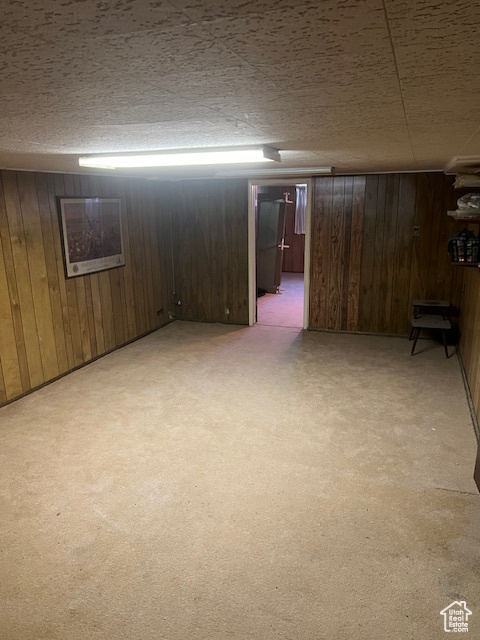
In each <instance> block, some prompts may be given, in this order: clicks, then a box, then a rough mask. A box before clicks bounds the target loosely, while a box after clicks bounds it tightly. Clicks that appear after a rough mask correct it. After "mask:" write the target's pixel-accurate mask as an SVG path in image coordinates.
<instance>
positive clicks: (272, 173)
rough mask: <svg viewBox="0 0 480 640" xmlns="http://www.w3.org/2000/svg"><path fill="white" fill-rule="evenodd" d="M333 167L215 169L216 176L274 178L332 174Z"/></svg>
mask: <svg viewBox="0 0 480 640" xmlns="http://www.w3.org/2000/svg"><path fill="white" fill-rule="evenodd" d="M333 173H334V167H272V168H271V169H270V168H265V169H226V170H225V171H217V173H216V174H215V177H216V178H257V177H262V178H268V177H271V178H275V177H276V176H283V177H284V178H287V177H295V176H303V177H308V176H318V175H333Z"/></svg>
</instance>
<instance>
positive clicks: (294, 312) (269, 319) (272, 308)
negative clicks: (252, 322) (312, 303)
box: [257, 273, 304, 328]
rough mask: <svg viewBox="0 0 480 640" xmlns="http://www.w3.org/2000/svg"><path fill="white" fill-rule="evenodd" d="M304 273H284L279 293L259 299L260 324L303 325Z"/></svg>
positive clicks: (274, 325)
mask: <svg viewBox="0 0 480 640" xmlns="http://www.w3.org/2000/svg"><path fill="white" fill-rule="evenodd" d="M303 288H304V284H303V273H282V278H281V284H280V287H279V292H278V293H266V294H265V295H263V296H260V297H259V298H258V299H257V322H258V324H263V325H269V326H272V327H298V328H301V327H303Z"/></svg>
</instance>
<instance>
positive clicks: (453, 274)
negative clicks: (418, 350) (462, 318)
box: [310, 173, 463, 335]
mask: <svg viewBox="0 0 480 640" xmlns="http://www.w3.org/2000/svg"><path fill="white" fill-rule="evenodd" d="M359 179H361V180H362V183H361V189H359V188H358V184H359V183H358V182H357V181H358V180H359ZM332 181H333V185H334V186H333V187H332ZM451 194H452V179H451V178H450V177H448V176H444V175H443V174H440V173H423V174H383V175H368V176H366V177H362V176H357V177H355V178H354V179H353V183H352V178H351V177H348V176H347V177H335V178H333V179H332V178H322V177H318V178H315V179H314V203H313V219H312V245H311V251H312V266H311V299H310V327H311V328H313V329H317V328H318V329H330V330H334V331H362V332H373V333H388V334H400V335H404V334H406V333H407V332H408V329H409V317H410V314H411V300H412V298H415V297H418V298H442V299H445V298H446V299H448V300H450V301H451V302H452V304H453V306H454V307H457V308H458V305H459V301H460V285H461V279H462V277H463V276H462V273H461V270H459V269H455V268H454V267H452V265H451V264H450V263H449V260H448V255H447V251H446V243H447V240H448V238H449V237H450V236H451V235H452V234H453V233H454V232H455V231H456V230H457V227H458V225H456V224H455V221H453V220H452V219H450V218H448V216H447V215H446V211H447V208H448V206H449V202H450V199H451ZM414 224H416V225H418V226H419V227H420V235H419V236H418V237H414V236H413V226H414Z"/></svg>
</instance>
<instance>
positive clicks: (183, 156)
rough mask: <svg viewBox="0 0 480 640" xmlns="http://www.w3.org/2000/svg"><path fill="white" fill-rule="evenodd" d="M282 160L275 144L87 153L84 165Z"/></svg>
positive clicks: (123, 166) (122, 166)
mask: <svg viewBox="0 0 480 640" xmlns="http://www.w3.org/2000/svg"><path fill="white" fill-rule="evenodd" d="M272 161H275V162H280V154H279V152H278V150H277V149H273V148H272V147H262V146H255V147H237V148H235V147H230V148H228V149H225V148H223V149H221V148H218V149H213V148H209V149H208V148H207V149H184V150H175V151H173V150H172V151H162V152H156V153H133V154H132V153H118V154H115V155H113V154H111V155H110V154H109V155H98V156H83V157H80V158H79V159H78V164H79V165H80V166H81V167H96V168H101V169H128V168H135V167H137V168H141V167H144V168H145V167H182V166H183V167H188V166H194V165H219V164H240V163H245V162H272Z"/></svg>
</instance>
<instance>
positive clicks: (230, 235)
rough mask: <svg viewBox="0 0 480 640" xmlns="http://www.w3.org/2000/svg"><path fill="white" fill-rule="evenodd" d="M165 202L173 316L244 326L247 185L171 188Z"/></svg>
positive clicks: (196, 183)
mask: <svg viewBox="0 0 480 640" xmlns="http://www.w3.org/2000/svg"><path fill="white" fill-rule="evenodd" d="M169 198H170V211H171V220H172V240H173V254H174V273H175V298H176V300H177V301H180V302H181V305H179V306H178V305H177V306H176V307H175V317H176V318H178V319H180V320H200V321H206V322H231V323H237V324H248V188H247V181H246V180H205V181H200V180H192V181H183V182H178V183H173V184H172V185H171V188H170V195H169ZM226 309H228V310H229V313H228V314H227V313H225V310H226Z"/></svg>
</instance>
